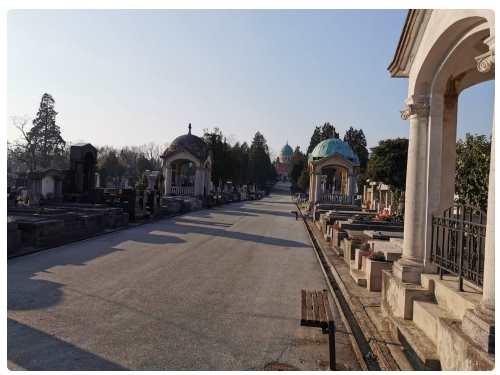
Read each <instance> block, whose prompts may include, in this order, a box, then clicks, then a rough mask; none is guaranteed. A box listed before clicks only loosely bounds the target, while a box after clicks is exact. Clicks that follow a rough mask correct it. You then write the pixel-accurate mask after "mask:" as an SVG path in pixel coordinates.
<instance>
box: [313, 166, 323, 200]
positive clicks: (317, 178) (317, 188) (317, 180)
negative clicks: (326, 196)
mask: <svg viewBox="0 0 500 375" xmlns="http://www.w3.org/2000/svg"><path fill="white" fill-rule="evenodd" d="M320 199H321V175H320V174H319V173H314V202H315V203H316V202H318V201H319V200H320Z"/></svg>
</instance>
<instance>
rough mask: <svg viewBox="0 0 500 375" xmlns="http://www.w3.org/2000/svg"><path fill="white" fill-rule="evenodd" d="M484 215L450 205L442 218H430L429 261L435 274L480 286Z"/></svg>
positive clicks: (476, 210)
mask: <svg viewBox="0 0 500 375" xmlns="http://www.w3.org/2000/svg"><path fill="white" fill-rule="evenodd" d="M485 236H486V213H485V212H484V211H482V210H480V209H479V208H477V207H471V206H466V205H453V206H451V207H450V208H447V209H446V210H444V211H443V215H442V216H433V217H432V237H431V261H432V262H433V263H434V264H436V265H437V267H438V270H439V274H440V276H441V277H442V276H443V274H444V273H450V274H453V275H456V276H458V278H459V285H460V290H463V280H467V281H469V282H471V283H473V284H475V285H477V286H479V287H482V285H483V272H484V242H485Z"/></svg>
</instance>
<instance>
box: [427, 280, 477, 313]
mask: <svg viewBox="0 0 500 375" xmlns="http://www.w3.org/2000/svg"><path fill="white" fill-rule="evenodd" d="M420 280H421V285H422V286H423V287H424V288H426V289H428V290H433V293H434V298H435V299H436V302H437V303H438V305H439V307H441V308H442V309H444V310H445V311H446V312H447V313H448V314H450V315H451V317H452V318H453V319H460V320H461V319H462V318H463V316H464V314H465V311H466V310H467V309H474V308H475V307H476V306H477V305H478V304H479V302H481V297H482V293H481V292H480V291H478V290H476V289H474V288H471V287H470V286H467V285H464V291H462V292H461V291H459V290H458V278H457V277H455V276H450V275H445V276H443V279H442V280H441V279H440V277H439V275H436V274H422V275H421V278H420Z"/></svg>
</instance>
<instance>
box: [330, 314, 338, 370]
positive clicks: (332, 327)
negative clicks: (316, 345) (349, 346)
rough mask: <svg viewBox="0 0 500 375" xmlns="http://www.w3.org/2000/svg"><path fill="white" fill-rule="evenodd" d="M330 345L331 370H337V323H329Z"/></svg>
mask: <svg viewBox="0 0 500 375" xmlns="http://www.w3.org/2000/svg"><path fill="white" fill-rule="evenodd" d="M328 345H329V347H330V370H336V369H337V358H336V355H335V323H334V322H333V321H330V322H328Z"/></svg>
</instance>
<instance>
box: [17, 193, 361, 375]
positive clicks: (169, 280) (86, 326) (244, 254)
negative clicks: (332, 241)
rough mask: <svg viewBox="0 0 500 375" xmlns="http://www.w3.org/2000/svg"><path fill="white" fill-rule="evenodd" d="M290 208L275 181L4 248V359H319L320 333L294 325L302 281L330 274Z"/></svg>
mask: <svg viewBox="0 0 500 375" xmlns="http://www.w3.org/2000/svg"><path fill="white" fill-rule="evenodd" d="M291 210H293V205H292V204H291V201H290V197H289V195H288V194H287V193H285V191H281V192H280V191H275V192H274V193H273V194H272V195H271V196H269V197H266V198H265V199H263V200H261V201H254V202H242V203H233V204H229V205H226V206H221V207H218V208H216V209H212V210H204V211H199V212H194V213H190V214H186V215H184V216H180V217H177V218H175V219H166V220H161V221H158V222H155V223H152V224H146V225H143V226H140V227H135V228H131V229H127V230H123V231H118V232H114V233H111V234H108V235H104V236H100V237H96V238H93V239H89V240H86V241H82V242H78V243H73V244H69V245H65V246H61V247H59V248H55V249H52V250H48V251H43V252H40V253H37V254H32V255H28V256H24V257H20V258H15V259H11V260H9V261H8V353H7V355H8V365H9V368H11V369H27V370H122V369H153V370H154V369H170V370H174V369H186V370H233V369H241V370H246V369H263V368H264V367H265V366H266V365H268V364H269V363H275V362H278V363H283V364H287V365H289V366H294V367H297V368H300V369H311V370H314V369H326V368H327V366H328V351H327V350H328V348H327V335H322V334H321V332H320V330H319V329H315V328H305V327H300V325H299V319H300V289H302V288H311V289H313V288H314V289H323V288H325V287H326V285H325V281H324V279H323V276H322V273H321V269H320V267H319V264H318V262H317V260H316V258H315V255H314V252H313V249H312V247H311V245H310V242H309V240H308V237H307V233H306V230H305V228H304V227H303V224H302V223H301V222H300V221H295V217H294V215H292V214H291V213H290V211H291ZM335 313H336V312H335ZM337 345H338V351H337V353H338V354H337V355H338V358H339V361H341V362H343V363H341V364H340V367H341V368H342V367H344V368H352V369H358V366H357V364H356V362H355V359H354V358H355V356H354V354H353V352H352V348H351V347H350V344H349V339H348V338H347V337H344V336H343V335H342V334H339V336H338V340H337Z"/></svg>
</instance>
